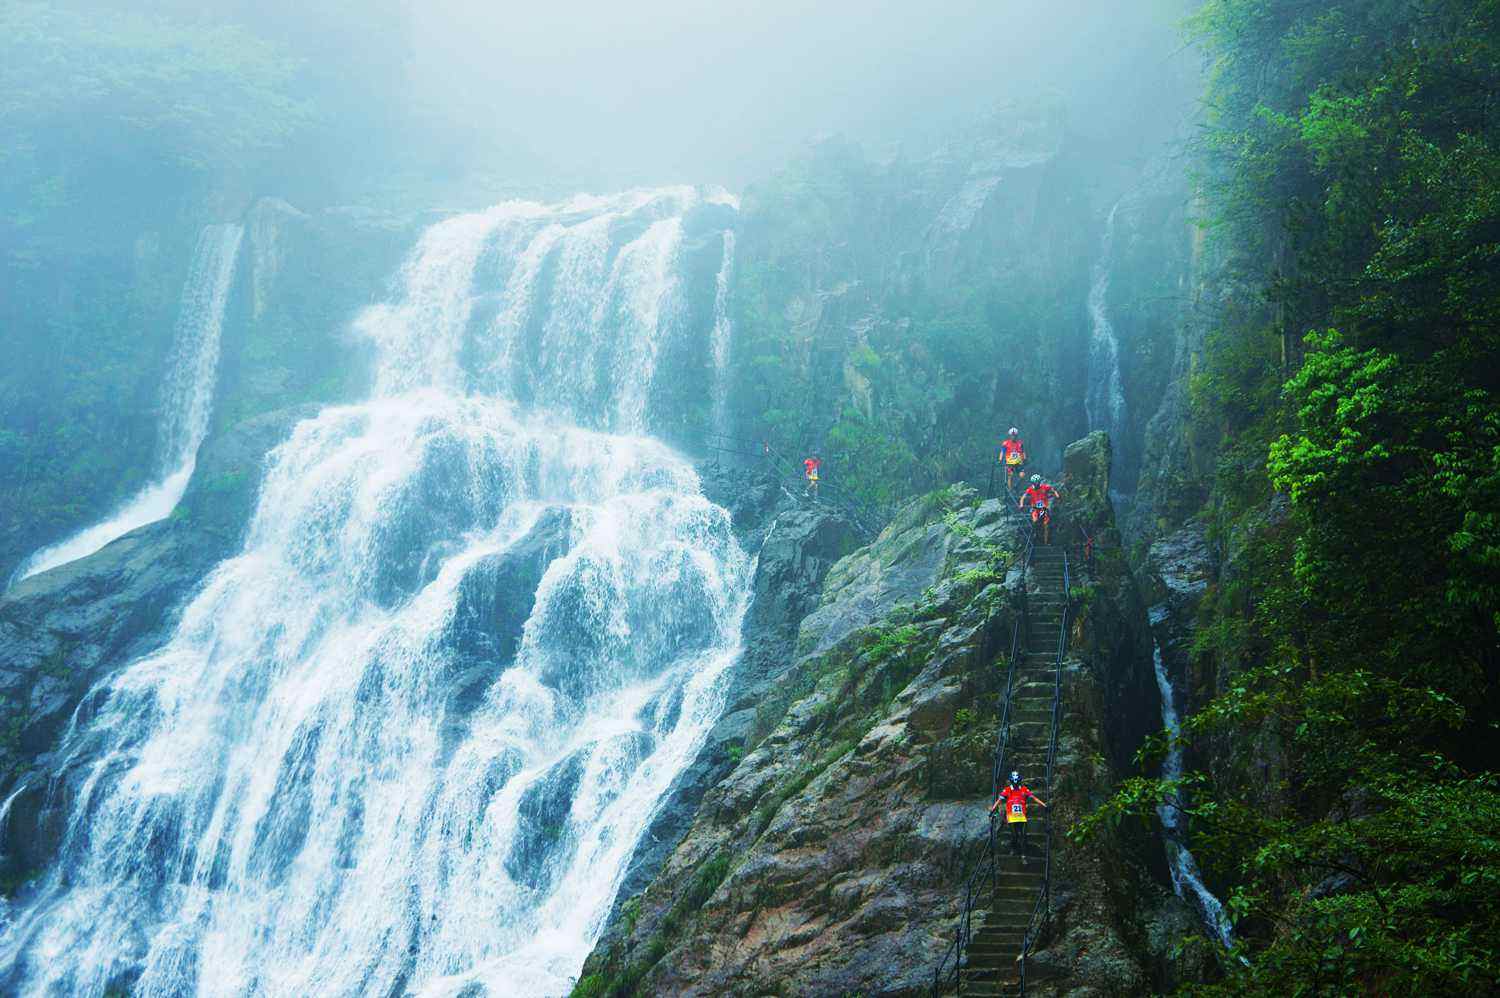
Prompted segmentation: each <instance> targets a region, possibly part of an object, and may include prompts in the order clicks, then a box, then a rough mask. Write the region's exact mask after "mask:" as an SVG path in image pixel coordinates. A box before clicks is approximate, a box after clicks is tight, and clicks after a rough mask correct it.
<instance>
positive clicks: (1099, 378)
mask: <svg viewBox="0 0 1500 998" xmlns="http://www.w3.org/2000/svg"><path fill="white" fill-rule="evenodd" d="M1119 211H1120V204H1119V202H1116V204H1115V206H1114V207H1113V208H1111V209H1110V210H1109V219H1108V220H1107V221H1106V222H1105V225H1104V238H1103V240H1102V242H1101V245H1100V247H1099V259H1098V260H1097V261H1096V262H1095V263H1094V271H1093V284H1092V286H1091V287H1090V289H1089V322H1090V326H1091V333H1090V337H1089V366H1088V389H1087V393H1086V394H1085V396H1084V403H1083V404H1084V412H1085V414H1086V415H1087V416H1088V423H1089V430H1090V431H1093V430H1105V431H1107V432H1108V433H1109V439H1110V443H1111V445H1112V446H1113V448H1114V455H1115V459H1114V460H1115V468H1116V469H1119V468H1120V467H1122V457H1123V455H1124V453H1125V449H1126V447H1127V446H1128V445H1129V431H1128V427H1129V425H1130V423H1129V416H1128V413H1127V412H1126V409H1125V386H1124V383H1123V381H1122V380H1121V378H1120V344H1119V341H1118V340H1117V339H1116V337H1115V327H1114V324H1113V323H1112V322H1111V321H1110V318H1109V284H1110V275H1111V273H1112V270H1113V266H1114V242H1115V216H1116V215H1117V214H1118V213H1119ZM1111 477H1112V480H1115V481H1118V480H1119V476H1118V475H1115V476H1111Z"/></svg>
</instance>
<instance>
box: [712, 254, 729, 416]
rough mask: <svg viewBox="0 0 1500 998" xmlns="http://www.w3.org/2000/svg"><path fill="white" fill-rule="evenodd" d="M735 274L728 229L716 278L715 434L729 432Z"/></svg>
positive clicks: (714, 345) (714, 344) (714, 338)
mask: <svg viewBox="0 0 1500 998" xmlns="http://www.w3.org/2000/svg"><path fill="white" fill-rule="evenodd" d="M733 273H734V230H733V229H725V230H724V258H723V261H722V262H721V263H720V264H719V275H718V277H716V278H715V279H714V334H713V350H714V386H713V416H712V418H713V431H714V432H715V433H720V434H726V433H728V432H729V345H730V341H731V338H732V334H733V328H732V327H731V326H730V323H729V285H730V281H731V279H732V278H733Z"/></svg>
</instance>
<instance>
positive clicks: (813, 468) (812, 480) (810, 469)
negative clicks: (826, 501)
mask: <svg viewBox="0 0 1500 998" xmlns="http://www.w3.org/2000/svg"><path fill="white" fill-rule="evenodd" d="M821 467H823V459H822V458H821V457H818V456H817V455H816V454H814V455H813V456H812V457H809V458H807V459H806V460H804V461H803V462H802V468H803V474H804V475H805V476H806V477H807V492H808V495H810V496H812V497H813V498H814V499H816V498H817V497H818V469H819V468H821Z"/></svg>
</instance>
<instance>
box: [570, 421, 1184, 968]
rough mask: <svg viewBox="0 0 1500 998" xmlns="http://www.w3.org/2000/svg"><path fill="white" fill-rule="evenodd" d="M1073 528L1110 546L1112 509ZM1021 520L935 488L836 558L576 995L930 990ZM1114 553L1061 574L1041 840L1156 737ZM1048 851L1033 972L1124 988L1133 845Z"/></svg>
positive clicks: (1090, 455) (968, 810) (953, 902)
mask: <svg viewBox="0 0 1500 998" xmlns="http://www.w3.org/2000/svg"><path fill="white" fill-rule="evenodd" d="M1101 447H1102V448H1103V449H1102V459H1101V456H1100V448H1101ZM1085 451H1086V452H1081V453H1080V456H1079V457H1078V458H1077V460H1076V461H1075V462H1074V464H1075V466H1076V468H1077V469H1078V470H1077V477H1076V480H1075V485H1076V487H1077V489H1078V491H1079V493H1080V494H1081V495H1088V494H1091V493H1092V494H1095V495H1098V496H1103V495H1105V494H1106V491H1107V479H1104V480H1099V481H1084V480H1083V477H1082V476H1083V475H1085V474H1086V473H1089V471H1088V469H1090V468H1098V467H1101V466H1102V467H1103V468H1104V469H1106V471H1107V468H1108V448H1107V444H1106V443H1104V442H1103V438H1102V437H1100V438H1097V439H1096V440H1095V441H1093V443H1092V445H1091V447H1089V448H1086V449H1085ZM1091 513H1092V515H1095V516H1096V517H1098V518H1099V520H1098V522H1096V523H1094V524H1093V527H1094V530H1095V531H1097V532H1098V533H1100V534H1108V533H1109V532H1110V531H1112V529H1113V527H1112V524H1111V523H1110V522H1108V505H1107V501H1101V503H1100V505H1098V506H1097V507H1094V508H1093V509H1092V510H1091ZM1027 529H1029V528H1028V526H1026V525H1024V523H1023V521H1022V520H1021V519H1020V518H1019V517H1017V516H1014V515H1012V514H1011V513H1010V512H1009V511H1008V510H1007V508H1006V507H1004V506H1002V505H1001V504H1000V503H999V502H996V501H990V502H980V501H978V499H977V497H976V496H975V495H974V494H973V493H972V492H971V491H969V490H965V489H962V488H955V489H950V490H944V491H942V492H939V493H935V494H933V495H930V496H927V497H925V498H923V499H921V500H917V501H915V502H913V503H911V504H910V505H908V506H907V507H906V508H905V509H904V510H903V511H902V512H901V513H900V514H899V515H898V516H897V517H896V519H895V520H894V521H893V522H892V523H891V524H890V525H889V526H888V527H887V528H886V529H885V530H884V531H883V532H882V534H881V535H880V537H879V538H878V539H877V540H876V541H875V542H874V543H872V544H870V545H869V546H868V547H865V548H863V549H861V550H859V551H857V552H855V553H853V554H851V555H849V556H847V557H845V558H843V559H842V560H840V561H839V562H838V563H837V564H836V565H834V566H833V567H832V569H831V570H830V571H829V572H828V574H827V578H826V580H825V581H824V582H823V584H822V587H821V593H820V596H819V598H818V601H817V605H816V607H815V608H813V609H812V610H811V612H810V613H808V614H807V615H806V617H805V618H804V619H802V620H801V623H800V626H799V627H798V628H797V632H796V637H795V641H794V642H789V643H786V644H783V645H781V646H780V647H777V648H775V653H776V654H777V655H779V656H780V658H781V661H782V663H783V664H782V667H781V669H780V671H779V674H776V675H774V676H773V677H771V678H772V681H770V682H767V683H765V684H764V685H761V686H758V687H756V690H755V694H754V696H753V698H751V699H748V700H745V701H742V702H740V703H739V704H736V705H735V707H733V708H731V712H730V716H731V717H735V716H737V717H740V718H742V720H743V727H742V728H741V729H740V730H741V731H742V734H741V735H740V736H739V740H738V741H737V742H733V743H731V745H730V748H729V750H728V753H729V755H730V757H731V758H732V759H733V760H734V762H735V764H734V766H733V768H732V770H731V771H730V772H728V774H727V775H725V776H724V777H723V778H722V779H720V780H719V781H717V782H716V783H715V784H714V785H713V786H711V787H710V788H709V789H708V790H707V791H706V792H705V793H704V795H703V797H702V801H701V803H700V805H699V806H698V808H697V811H696V814H695V815H694V817H693V820H692V822H691V825H690V827H688V828H687V829H686V833H685V834H684V835H683V836H682V837H681V839H680V841H677V842H676V843H675V844H674V846H673V847H672V849H671V853H670V855H669V856H668V857H667V859H666V861H665V863H664V865H663V867H662V869H661V871H660V873H659V874H658V875H657V876H656V877H655V878H654V879H653V880H652V881H651V882H650V884H649V885H648V886H646V887H645V889H644V890H642V891H640V892H639V893H637V894H635V895H634V896H631V897H628V898H626V899H624V900H623V901H622V902H621V903H619V904H618V905H617V906H616V910H615V914H614V916H613V918H612V919H611V920H610V924H609V925H608V927H607V929H606V932H605V935H604V937H603V938H602V940H601V942H600V943H599V945H598V947H597V948H596V950H595V952H594V954H593V955H592V956H591V957H590V960H589V962H588V964H587V965H586V967H585V969H584V974H583V977H582V978H581V980H580V981H579V984H578V986H577V989H576V991H575V994H579V995H601V994H616V995H624V994H668V993H670V994H701V995H707V994H757V995H761V994H840V993H846V992H849V993H865V994H877V993H878V994H904V993H917V992H919V991H922V990H924V989H925V988H928V987H930V986H931V984H932V980H933V973H934V970H935V968H936V965H937V963H938V960H939V958H940V957H941V956H942V953H943V951H944V949H945V948H946V947H947V946H948V944H949V942H950V940H951V938H952V930H953V928H954V925H955V922H956V919H957V917H958V914H959V905H960V903H961V902H960V899H959V896H958V890H957V887H958V885H959V884H960V883H961V882H962V880H963V878H964V876H965V875H966V873H967V870H968V865H969V862H970V860H971V857H972V856H973V855H974V853H975V848H976V846H977V845H979V844H981V843H982V842H983V841H984V839H985V836H986V834H987V827H988V826H987V821H986V817H985V807H986V805H987V803H988V795H989V793H990V791H991V784H990V777H991V774H990V769H991V762H992V753H993V750H994V737H995V731H996V725H997V723H998V719H999V715H1000V709H1001V706H1002V703H1001V698H1002V691H1003V689H1004V679H1005V676H1006V668H1007V667H1008V665H1009V662H1008V658H1007V657H1008V655H1009V650H1010V642H1011V637H1012V630H1013V628H1014V626H1015V623H1016V614H1017V608H1018V606H1019V600H1020V598H1021V597H1020V594H1021V589H1022V587H1023V586H1024V585H1027V584H1029V580H1023V578H1022V574H1021V571H1020V560H1019V556H1020V555H1021V554H1022V553H1023V552H1024V549H1025V533H1024V531H1025V530H1027ZM1117 557H1118V551H1117V550H1116V551H1115V552H1114V554H1112V555H1110V558H1109V559H1106V558H1104V557H1097V556H1096V557H1095V559H1094V560H1093V563H1092V564H1091V565H1082V564H1080V565H1078V566H1077V570H1076V574H1075V575H1074V579H1075V582H1074V585H1075V587H1076V595H1077V615H1076V623H1075V625H1074V627H1073V629H1072V634H1071V635H1070V638H1071V650H1070V652H1069V654H1068V657H1067V660H1066V661H1065V663H1064V669H1063V694H1062V695H1063V703H1064V713H1065V717H1066V721H1065V722H1064V727H1063V735H1062V738H1061V739H1060V743H1059V752H1058V765H1059V779H1058V781H1057V791H1056V793H1055V794H1054V795H1053V796H1054V798H1055V799H1054V800H1052V801H1051V803H1053V804H1054V807H1055V809H1056V818H1055V820H1056V821H1058V826H1057V827H1058V829H1061V828H1064V827H1066V825H1067V824H1068V823H1070V822H1071V821H1072V820H1073V819H1074V818H1076V817H1078V816H1080V815H1081V814H1082V813H1083V811H1084V810H1085V809H1086V808H1087V807H1088V806H1090V804H1091V802H1093V801H1095V800H1097V799H1098V798H1100V797H1101V796H1102V795H1103V794H1104V793H1106V792H1107V790H1108V788H1109V786H1110V785H1111V783H1112V781H1113V780H1114V779H1115V778H1116V777H1117V776H1118V775H1119V773H1120V772H1121V770H1122V767H1123V766H1125V765H1128V760H1129V759H1130V757H1131V755H1132V754H1133V750H1134V746H1135V744H1136V743H1138V742H1139V740H1140V738H1141V737H1142V736H1143V735H1144V734H1145V733H1146V732H1147V731H1149V730H1154V728H1155V727H1156V726H1157V724H1158V723H1159V707H1158V705H1157V704H1156V702H1155V698H1154V690H1153V686H1152V681H1151V675H1150V671H1149V661H1150V659H1149V644H1147V643H1146V641H1147V632H1146V628H1145V621H1144V612H1143V610H1142V606H1141V603H1140V600H1139V598H1138V597H1137V596H1136V594H1135V592H1134V589H1133V584H1132V582H1131V579H1130V576H1129V574H1128V572H1126V571H1125V570H1124V567H1123V563H1122V562H1119V561H1117V560H1113V559H1117ZM757 651H758V652H759V654H760V656H761V658H762V660H763V661H764V660H766V658H767V650H766V649H765V648H760V649H757ZM1054 845H1055V848H1056V849H1057V852H1056V862H1057V867H1056V869H1057V876H1056V879H1055V881H1054V884H1053V900H1054V904H1053V909H1054V918H1053V919H1052V921H1051V924H1050V928H1049V932H1048V935H1047V937H1046V941H1045V945H1044V950H1043V952H1042V953H1040V954H1038V956H1037V961H1038V964H1037V965H1038V966H1039V967H1042V966H1045V970H1046V974H1047V975H1050V976H1051V977H1052V978H1053V979H1054V980H1056V979H1061V980H1063V981H1066V982H1071V983H1070V985H1069V986H1071V987H1078V986H1091V987H1095V988H1097V989H1100V990H1101V992H1102V991H1109V992H1120V991H1130V990H1139V989H1141V988H1143V987H1144V984H1145V982H1146V981H1147V979H1148V975H1149V973H1150V971H1149V968H1148V967H1147V966H1146V965H1145V964H1146V961H1145V960H1144V959H1143V958H1142V957H1141V955H1140V954H1141V953H1142V952H1143V951H1145V950H1146V949H1148V948H1149V944H1148V943H1147V942H1146V941H1144V940H1142V939H1141V938H1140V933H1139V932H1137V931H1136V930H1135V929H1134V928H1133V925H1134V923H1135V922H1137V921H1138V918H1137V912H1136V907H1137V905H1138V904H1139V902H1140V898H1139V897H1137V896H1136V895H1135V893H1134V892H1133V891H1132V890H1131V889H1130V885H1131V884H1132V883H1145V882H1146V881H1147V880H1148V879H1149V878H1148V877H1147V876H1146V874H1145V862H1146V860H1145V857H1146V855H1147V854H1148V850H1147V849H1146V848H1145V847H1144V843H1143V842H1142V841H1135V840H1131V839H1129V838H1127V837H1123V836H1122V837H1118V838H1116V839H1115V840H1112V841H1110V842H1108V843H1105V844H1100V843H1097V842H1096V843H1090V844H1088V845H1073V844H1071V843H1069V842H1067V841H1066V840H1065V839H1064V838H1063V837H1062V836H1061V835H1060V834H1058V835H1056V836H1055V839H1054ZM1121 870H1123V871H1125V875H1124V876H1120V875H1118V874H1119V871H1121ZM1107 873H1112V874H1115V875H1112V876H1106V874H1107ZM1132 878H1133V879H1132ZM1147 893H1148V894H1149V893H1150V891H1149V889H1148V891H1147ZM1152 897H1153V898H1154V897H1155V895H1154V894H1153V895H1152Z"/></svg>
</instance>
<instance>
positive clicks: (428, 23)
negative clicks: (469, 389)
mask: <svg viewBox="0 0 1500 998" xmlns="http://www.w3.org/2000/svg"><path fill="white" fill-rule="evenodd" d="M1183 7H1184V5H1183V4H1182V3H1180V2H1177V3H1141V4H1125V5H1122V4H1118V3H1111V2H1105V0H1066V2H1063V3H1051V2H1047V3H1043V2H1038V0H1019V2H995V0H987V2H973V0H961V2H955V3H948V4H941V5H919V4H911V3H906V2H900V0H876V2H873V3H862V4H851V3H838V4H823V5H813V4H805V3H799V2H795V0H772V2H769V3H762V4H753V5H741V6H738V7H731V6H720V5H704V4H694V3H685V2H682V0H649V2H646V3H635V4H611V3H604V2H601V0H566V2H563V3H556V4H545V5H519V4H507V5H503V6H495V5H491V4H483V3H476V2H473V0H439V2H435V3H429V4H423V5H420V6H419V7H417V8H414V9H413V11H412V15H411V16H412V66H411V71H412V82H413V93H414V94H415V98H416V100H417V101H418V102H419V103H420V104H421V105H422V107H423V108H424V113H425V114H426V115H427V116H429V120H433V119H437V120H442V121H444V122H445V125H446V128H447V129H451V130H452V131H453V132H454V134H456V135H467V136H468V138H469V139H470V140H472V141H474V142H475V143H476V144H477V145H479V146H481V147H487V148H488V149H490V150H493V151H494V152H495V153H496V154H497V156H498V158H502V159H507V160H509V163H510V165H512V166H513V167H516V168H517V171H516V172H517V173H520V174H524V175H526V176H527V177H528V179H536V180H545V179H547V178H554V179H571V180H574V181H576V182H582V183H588V182H592V183H600V184H609V183H615V184H627V183H660V182H714V183H721V184H725V185H727V186H730V187H739V186H743V185H744V184H746V183H748V182H750V181H752V180H754V179H755V178H756V177H758V176H760V175H763V174H764V173H766V172H767V171H769V170H771V169H772V168H774V166H775V165H776V164H779V163H781V162H783V161H784V160H785V159H786V158H787V157H788V155H789V154H790V153H791V152H793V151H794V150H795V149H797V148H798V147H799V146H801V145H802V144H804V143H805V142H806V141H807V140H808V139H809V138H810V137H812V136H816V135H819V134H826V133H838V134H843V135H847V136H849V137H851V138H854V139H856V140H859V141H862V142H865V143H868V144H869V145H870V146H871V147H873V148H875V149H877V150H878V149H886V148H889V147H892V146H896V145H901V144H908V145H913V146H922V145H928V144H931V143H932V142H933V141H934V140H935V139H936V138H937V137H939V136H942V135H944V134H946V133H947V132H949V131H951V130H952V129H953V128H954V127H955V126H957V125H959V124H961V123H962V122H964V121H966V120H968V119H970V118H973V117H975V116H977V115H979V114H981V113H983V112H984V111H986V110H988V109H990V108H992V107H994V106H996V105H999V104H1004V103H1007V102H1014V101H1028V100H1033V99H1036V98H1038V97H1040V96H1044V95H1045V96H1053V97H1060V98H1062V100H1063V102H1064V103H1065V104H1066V106H1067V108H1068V113H1069V122H1070V127H1072V128H1073V129H1075V130H1077V131H1079V132H1080V133H1082V134H1086V135H1090V136H1094V137H1098V138H1104V139H1109V140H1112V141H1120V142H1123V143H1126V144H1127V145H1128V144H1129V143H1130V142H1131V140H1132V138H1133V137H1135V136H1138V135H1139V134H1140V133H1142V132H1146V133H1153V132H1154V130H1155V129H1156V128H1157V127H1158V124H1159V121H1160V118H1161V117H1162V115H1161V112H1162V111H1163V110H1164V107H1163V105H1164V104H1165V105H1171V104H1173V103H1174V101H1175V100H1176V98H1175V96H1174V93H1173V91H1172V89H1171V83H1170V80H1171V79H1172V73H1173V72H1174V70H1173V58H1172V56H1173V52H1174V51H1175V50H1178V49H1180V45H1179V44H1178V43H1177V39H1178V35H1179V31H1178V19H1179V18H1180V16H1181V14H1182V12H1183ZM1143 51H1144V52H1150V53H1153V55H1152V57H1151V58H1149V59H1147V60H1146V63H1147V65H1148V66H1155V67H1159V69H1160V72H1159V73H1158V74H1152V73H1150V72H1146V73H1142V72H1141V65H1142V58H1141V56H1142V52H1143ZM1165 109H1166V110H1169V111H1174V112H1175V110H1176V108H1173V107H1167V108H1165Z"/></svg>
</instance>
